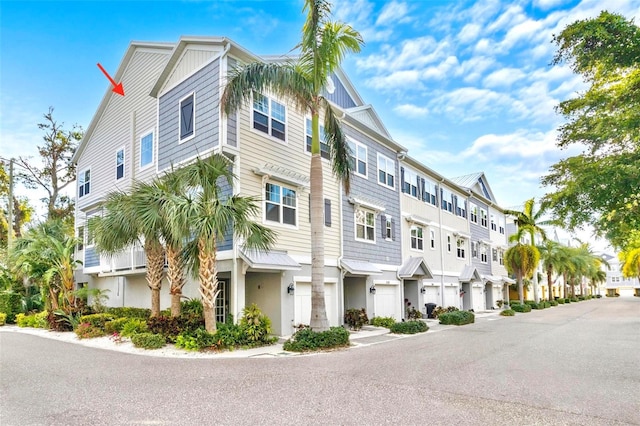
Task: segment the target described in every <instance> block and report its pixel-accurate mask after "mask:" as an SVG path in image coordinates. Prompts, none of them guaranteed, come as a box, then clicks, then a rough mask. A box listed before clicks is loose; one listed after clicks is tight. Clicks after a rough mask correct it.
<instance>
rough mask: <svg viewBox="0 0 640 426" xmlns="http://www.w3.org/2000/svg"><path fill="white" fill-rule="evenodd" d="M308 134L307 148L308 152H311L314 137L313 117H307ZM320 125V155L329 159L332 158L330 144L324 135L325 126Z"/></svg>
mask: <svg viewBox="0 0 640 426" xmlns="http://www.w3.org/2000/svg"><path fill="white" fill-rule="evenodd" d="M306 127H307V129H306V130H307V135H306V142H307V143H306V149H307V152H311V138H312V134H311V133H312V132H311V119H310V118H307V126H306ZM319 127H320V156H321V157H322V158H326V159H329V158H331V154H330V153H329V145H327V143H326V142H325V135H324V126H319Z"/></svg>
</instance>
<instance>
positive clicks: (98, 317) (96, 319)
mask: <svg viewBox="0 0 640 426" xmlns="http://www.w3.org/2000/svg"><path fill="white" fill-rule="evenodd" d="M113 319H114V318H113V315H111V314H91V315H83V316H81V317H80V323H85V322H86V323H88V324H91V325H92V326H94V327H98V328H101V329H103V330H104V326H105V324H106V323H107V322H109V321H113Z"/></svg>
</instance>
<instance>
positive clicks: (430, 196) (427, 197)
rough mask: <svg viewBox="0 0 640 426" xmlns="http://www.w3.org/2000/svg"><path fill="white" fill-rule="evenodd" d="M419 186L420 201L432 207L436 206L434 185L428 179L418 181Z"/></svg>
mask: <svg viewBox="0 0 640 426" xmlns="http://www.w3.org/2000/svg"><path fill="white" fill-rule="evenodd" d="M420 184H421V185H422V201H425V202H427V203H430V204H433V205H434V206H435V205H437V204H438V202H437V200H436V199H437V197H436V194H437V193H438V192H437V189H436V184H435V183H433V182H431V181H430V180H428V179H420Z"/></svg>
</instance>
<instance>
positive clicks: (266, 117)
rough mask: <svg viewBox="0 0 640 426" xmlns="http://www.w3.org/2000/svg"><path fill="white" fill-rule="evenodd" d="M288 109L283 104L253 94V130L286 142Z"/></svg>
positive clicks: (255, 93)
mask: <svg viewBox="0 0 640 426" xmlns="http://www.w3.org/2000/svg"><path fill="white" fill-rule="evenodd" d="M285 117H286V108H285V106H284V105H283V104H281V103H279V102H276V101H274V100H273V99H269V98H268V97H266V96H264V95H262V94H260V93H257V92H253V128H254V129H256V130H260V131H261V132H264V133H266V134H268V135H271V136H273V137H274V138H278V139H280V140H282V141H283V140H285Z"/></svg>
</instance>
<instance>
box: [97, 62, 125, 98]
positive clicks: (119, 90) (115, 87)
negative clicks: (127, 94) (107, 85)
mask: <svg viewBox="0 0 640 426" xmlns="http://www.w3.org/2000/svg"><path fill="white" fill-rule="evenodd" d="M98 68H100V71H102V72H103V73H104V75H105V76H106V77H107V78H108V79H109V81H110V82H111V84H112V85H113V92H114V93H117V94H118V95H120V96H124V89H123V88H122V83H118V84H116V82H115V80H114V79H112V78H111V76H110V75H109V73H108V72H106V71H105V70H104V68H102V65H100V62H98Z"/></svg>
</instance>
